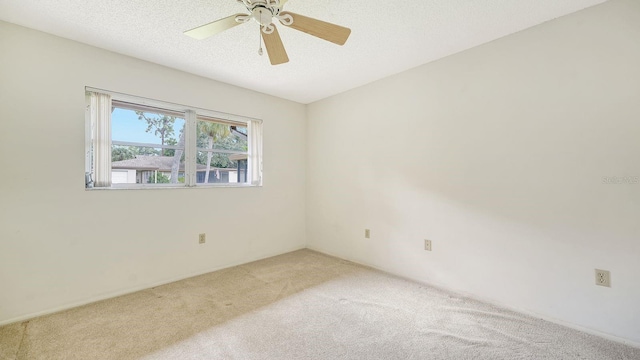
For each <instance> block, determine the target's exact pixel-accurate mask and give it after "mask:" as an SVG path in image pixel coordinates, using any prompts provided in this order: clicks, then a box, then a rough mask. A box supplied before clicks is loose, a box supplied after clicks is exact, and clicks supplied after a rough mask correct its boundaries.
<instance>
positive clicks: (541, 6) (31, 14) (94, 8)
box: [0, 0, 605, 103]
mask: <svg viewBox="0 0 640 360" xmlns="http://www.w3.org/2000/svg"><path fill="white" fill-rule="evenodd" d="M604 1H605V0H413V1H399V0H289V2H288V3H287V4H286V5H285V10H288V11H292V12H295V13H299V14H302V15H306V16H310V17H314V18H317V19H321V20H324V21H328V22H332V23H335V24H339V25H342V26H346V27H349V28H351V30H352V33H351V37H350V38H349V40H348V41H347V43H346V44H345V45H344V46H342V47H341V46H337V45H334V44H332V43H329V42H326V41H324V40H320V39H318V38H315V37H312V36H310V35H307V34H304V33H302V32H298V31H296V30H294V29H286V28H284V26H281V25H278V27H279V30H280V31H279V32H280V35H281V37H282V40H283V42H284V45H285V47H286V49H287V53H288V54H289V58H290V62H289V63H286V64H283V65H278V66H272V65H270V64H269V60H268V58H267V56H266V53H265V55H264V56H262V57H260V56H259V55H258V47H259V43H258V41H259V33H258V25H257V24H256V23H254V22H251V23H249V24H245V25H241V26H236V27H234V28H233V29H230V30H228V31H226V32H224V33H221V34H218V35H215V36H213V37H211V38H209V39H206V40H200V41H199V40H194V39H192V38H190V37H187V36H185V35H183V34H182V32H183V31H184V30H188V29H191V28H193V27H196V26H199V25H203V24H205V23H208V22H211V21H213V20H216V19H218V18H221V17H226V16H229V15H232V14H235V13H239V12H246V11H245V9H244V7H243V6H242V4H240V3H238V2H236V0H181V1H175V0H135V1H132V0H0V19H2V20H4V21H8V22H11V23H14V24H18V25H23V26H26V27H30V28H33V29H37V30H41V31H44V32H48V33H51V34H55V35H58V36H61V37H65V38H69V39H72V40H76V41H79V42H83V43H86V44H90V45H94V46H97V47H101V48H104V49H108V50H111V51H114V52H118V53H121V54H125V55H129V56H133V57H136V58H140V59H143V60H147V61H151V62H154V63H157V64H162V65H165V66H169V67H172V68H175V69H179V70H183V71H186V72H190V73H193V74H197V75H201V76H205V77H208V78H211V79H215V80H218V81H222V82H225V83H229V84H233V85H237V86H241V87H244V88H248V89H252V90H256V91H259V92H263V93H267V94H271V95H274V96H278V97H282V98H285V99H290V100H294V101H297V102H300V103H310V102H313V101H316V100H320V99H322V98H325V97H328V96H331V95H334V94H337V93H340V92H343V91H346V90H349V89H352V88H354V87H357V86H360V85H363V84H366V83H369V82H372V81H374V80H377V79H381V78H383V77H386V76H388V75H391V74H395V73H398V72H401V71H404V70H407V69H409V68H412V67H415V66H418V65H421V64H424V63H427V62H430V61H433V60H436V59H439V58H442V57H444V56H447V55H450V54H453V53H456V52H459V51H462V50H465V49H468V48H471V47H474V46H477V45H480V44H483V43H486V42H489V41H491V40H494V39H497V38H500V37H503V36H505V35H508V34H512V33H514V32H517V31H520V30H523V29H526V28H528V27H531V26H534V25H537V24H540V23H542V22H545V21H548V20H551V19H554V18H557V17H559V16H563V15H566V14H569V13H572V12H575V11H578V10H581V9H584V8H586V7H589V6H593V5H596V4H599V3H603V2H604Z"/></svg>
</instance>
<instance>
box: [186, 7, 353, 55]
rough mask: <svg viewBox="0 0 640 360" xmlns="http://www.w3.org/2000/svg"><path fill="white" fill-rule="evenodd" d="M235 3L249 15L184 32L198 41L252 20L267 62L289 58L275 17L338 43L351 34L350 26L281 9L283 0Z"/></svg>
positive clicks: (227, 18)
mask: <svg viewBox="0 0 640 360" xmlns="http://www.w3.org/2000/svg"><path fill="white" fill-rule="evenodd" d="M238 2H239V3H242V4H243V5H244V6H245V7H246V8H247V10H248V11H249V14H242V13H239V14H235V15H231V16H228V17H226V18H222V19H220V20H216V21H214V22H211V23H208V24H206V25H202V26H198V27H196V28H193V29H191V30H187V31H185V32H184V34H185V35H188V36H191V37H193V38H195V39H198V40H202V39H206V38H208V37H210V36H213V35H215V34H218V33H220V32H223V31H225V30H228V29H231V28H232V27H234V26H237V25H240V24H244V23H247V22H248V21H249V20H251V19H253V20H255V21H256V22H257V23H258V24H259V25H260V34H261V36H262V40H263V41H264V46H265V47H266V48H267V54H268V55H269V61H270V62H271V65H278V64H283V63H286V62H288V61H289V57H288V56H287V52H286V51H285V49H284V45H283V44H282V39H281V38H280V35H279V34H278V29H276V26H275V24H274V22H275V20H278V21H279V22H280V23H281V24H282V25H284V26H287V27H290V28H293V29H296V30H299V31H302V32H305V33H307V34H309V35H313V36H315V37H318V38H320V39H324V40H327V41H330V42H332V43H334V44H338V45H344V43H345V42H346V41H347V39H348V38H349V35H350V34H351V29H349V28H346V27H343V26H339V25H335V24H331V23H328V22H324V21H320V20H316V19H313V18H310V17H306V16H302V15H298V14H294V13H292V12H288V11H282V7H283V6H284V4H285V3H286V2H287V0H238ZM274 19H275V20H274ZM258 52H259V53H260V55H262V44H260V50H259V51H258Z"/></svg>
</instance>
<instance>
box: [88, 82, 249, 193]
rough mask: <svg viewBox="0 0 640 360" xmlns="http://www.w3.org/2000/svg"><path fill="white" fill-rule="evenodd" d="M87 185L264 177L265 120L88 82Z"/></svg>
mask: <svg viewBox="0 0 640 360" xmlns="http://www.w3.org/2000/svg"><path fill="white" fill-rule="evenodd" d="M86 147H87V149H86V163H85V166H86V172H85V184H86V187H87V188H146V187H154V188H161V187H183V186H187V187H193V186H216V185H218V186H219V185H226V186H246V185H254V186H255V185H261V182H262V177H261V173H262V169H261V164H262V159H261V148H262V122H261V121H260V120H255V119H249V118H244V117H240V116H235V115H230V114H222V113H216V112H214V111H209V110H203V109H197V108H191V107H185V106H180V105H176V104H169V103H164V102H159V101H153V100H148V99H143V98H136V97H133V96H128V95H123V94H118V93H112V92H106V91H101V90H94V89H87V141H86Z"/></svg>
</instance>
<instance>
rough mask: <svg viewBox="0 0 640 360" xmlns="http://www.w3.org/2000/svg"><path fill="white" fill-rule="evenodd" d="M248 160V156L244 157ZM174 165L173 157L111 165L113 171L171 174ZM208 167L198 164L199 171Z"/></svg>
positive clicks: (139, 158)
mask: <svg viewBox="0 0 640 360" xmlns="http://www.w3.org/2000/svg"><path fill="white" fill-rule="evenodd" d="M244 156H245V158H246V155H244ZM172 164H173V156H154V155H136V157H135V158H134V159H128V160H121V161H114V162H112V163H111V168H112V169H127V170H149V171H154V170H157V171H163V172H170V171H171V165H172ZM209 169H210V170H235V168H217V167H213V166H212V167H210V168H209ZM206 170H207V166H206V165H202V164H197V171H206ZM179 171H184V162H181V163H180V169H179Z"/></svg>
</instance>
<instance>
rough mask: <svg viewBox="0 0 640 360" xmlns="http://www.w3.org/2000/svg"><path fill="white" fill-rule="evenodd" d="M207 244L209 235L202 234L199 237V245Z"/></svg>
mask: <svg viewBox="0 0 640 360" xmlns="http://www.w3.org/2000/svg"><path fill="white" fill-rule="evenodd" d="M206 242H207V235H206V234H204V233H202V234H200V235H198V243H200V244H204V243H206Z"/></svg>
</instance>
